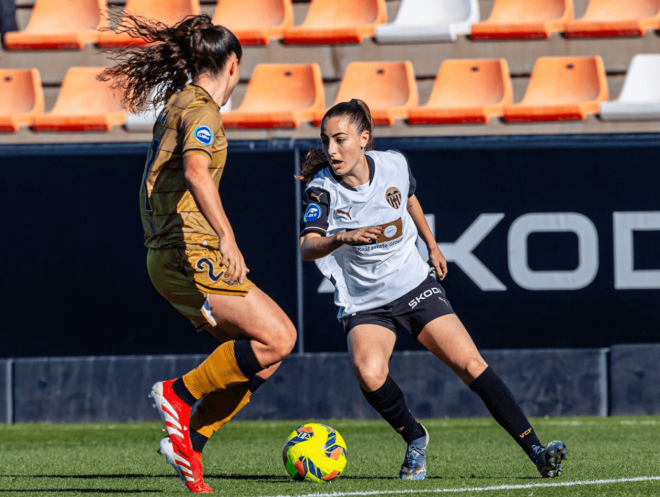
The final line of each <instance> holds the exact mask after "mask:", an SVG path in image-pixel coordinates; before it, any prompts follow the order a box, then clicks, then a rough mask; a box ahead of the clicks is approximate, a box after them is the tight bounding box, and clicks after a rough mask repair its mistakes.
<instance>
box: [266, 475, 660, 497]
mask: <svg viewBox="0 0 660 497" xmlns="http://www.w3.org/2000/svg"><path fill="white" fill-rule="evenodd" d="M639 481H660V476H640V477H637V478H619V479H618V480H587V481H566V482H560V483H533V484H530V485H498V486H496V487H472V488H468V487H462V488H436V489H419V490H414V489H410V490H374V491H370V492H332V493H326V494H322V493H315V494H300V495H297V496H295V497H344V496H350V495H405V494H443V493H459V492H490V491H493V490H523V489H526V488H544V487H575V486H579V485H607V484H611V483H629V482H639ZM264 497H266V496H264ZM268 497H292V496H291V495H273V496H268Z"/></svg>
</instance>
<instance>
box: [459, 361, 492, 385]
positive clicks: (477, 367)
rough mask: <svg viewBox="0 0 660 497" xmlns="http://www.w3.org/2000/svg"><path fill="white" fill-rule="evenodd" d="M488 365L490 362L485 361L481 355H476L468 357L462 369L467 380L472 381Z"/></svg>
mask: <svg viewBox="0 0 660 497" xmlns="http://www.w3.org/2000/svg"><path fill="white" fill-rule="evenodd" d="M487 367H488V364H487V363H486V361H484V360H483V358H482V357H481V356H480V355H476V356H470V357H468V358H467V359H466V360H465V363H464V364H463V367H462V368H461V369H462V370H463V375H464V376H465V378H466V380H468V381H470V382H472V381H474V380H476V379H477V378H478V377H479V376H480V375H481V373H483V372H484V371H485V370H486V368H487Z"/></svg>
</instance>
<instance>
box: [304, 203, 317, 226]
mask: <svg viewBox="0 0 660 497" xmlns="http://www.w3.org/2000/svg"><path fill="white" fill-rule="evenodd" d="M319 217H321V206H320V205H319V204H314V203H312V204H309V205H308V206H307V210H306V211H305V215H304V216H303V220H304V221H305V222H306V223H313V222H314V221H316V220H317V219H318V218H319Z"/></svg>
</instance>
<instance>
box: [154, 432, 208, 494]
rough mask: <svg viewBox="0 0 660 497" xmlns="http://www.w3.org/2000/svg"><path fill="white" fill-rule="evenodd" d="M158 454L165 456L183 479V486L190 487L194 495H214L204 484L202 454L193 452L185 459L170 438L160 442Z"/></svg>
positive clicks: (164, 438)
mask: <svg viewBox="0 0 660 497" xmlns="http://www.w3.org/2000/svg"><path fill="white" fill-rule="evenodd" d="M158 452H159V453H160V454H162V455H164V456H165V459H166V460H167V462H168V463H169V464H171V465H172V467H173V468H174V470H175V471H176V472H177V474H178V475H179V478H181V481H182V482H183V485H184V486H186V487H188V490H190V491H191V492H192V493H194V494H212V493H213V490H211V487H209V486H208V485H207V484H206V483H204V476H203V474H202V454H201V452H193V455H192V457H190V458H188V457H185V455H184V454H182V453H181V452H179V451H178V449H177V447H176V446H175V445H174V444H172V441H171V440H170V439H169V437H163V439H162V440H161V441H160V449H159V450H158Z"/></svg>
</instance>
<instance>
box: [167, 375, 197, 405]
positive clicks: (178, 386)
mask: <svg viewBox="0 0 660 497" xmlns="http://www.w3.org/2000/svg"><path fill="white" fill-rule="evenodd" d="M172 390H174V393H175V394H176V395H177V396H178V397H179V398H180V399H181V400H183V401H184V402H185V403H186V404H188V405H189V406H191V407H192V405H193V404H194V403H195V402H197V399H196V398H195V397H194V396H193V394H191V393H190V390H188V387H187V386H186V384H185V383H184V382H183V378H178V379H177V380H176V381H175V382H174V383H172Z"/></svg>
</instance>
